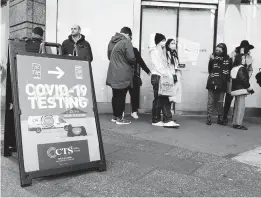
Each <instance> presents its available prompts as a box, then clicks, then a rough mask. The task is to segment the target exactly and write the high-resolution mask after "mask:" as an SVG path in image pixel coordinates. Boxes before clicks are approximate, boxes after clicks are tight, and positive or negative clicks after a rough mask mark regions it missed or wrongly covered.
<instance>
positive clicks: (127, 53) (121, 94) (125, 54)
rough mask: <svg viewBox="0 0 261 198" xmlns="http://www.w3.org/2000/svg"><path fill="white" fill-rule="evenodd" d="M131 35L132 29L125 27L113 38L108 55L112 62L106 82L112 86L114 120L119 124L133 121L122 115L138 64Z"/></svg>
mask: <svg viewBox="0 0 261 198" xmlns="http://www.w3.org/2000/svg"><path fill="white" fill-rule="evenodd" d="M131 36H132V32H131V29H130V28H128V27H123V28H122V29H121V32H120V33H116V34H115V36H113V37H112V38H111V41H110V43H109V45H108V54H107V55H108V59H109V60H110V63H109V68H108V72H107V80H106V84H107V85H108V86H110V87H111V88H112V95H113V96H112V110H113V118H112V122H115V123H117V124H130V123H131V122H130V121H128V120H125V119H124V118H123V116H122V115H123V111H124V108H125V99H126V94H127V91H128V90H129V88H130V87H132V81H133V72H134V70H133V65H135V64H136V59H135V55H134V52H133V46H132V43H131Z"/></svg>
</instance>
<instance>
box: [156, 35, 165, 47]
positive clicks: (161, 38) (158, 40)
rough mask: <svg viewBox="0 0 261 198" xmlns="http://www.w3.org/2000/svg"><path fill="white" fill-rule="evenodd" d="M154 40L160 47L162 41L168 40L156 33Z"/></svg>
mask: <svg viewBox="0 0 261 198" xmlns="http://www.w3.org/2000/svg"><path fill="white" fill-rule="evenodd" d="M154 40H155V44H156V45H158V44H159V43H160V42H161V41H163V40H166V37H165V36H164V35H163V34H160V33H156V35H155V39H154Z"/></svg>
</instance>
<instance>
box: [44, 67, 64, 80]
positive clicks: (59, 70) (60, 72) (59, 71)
mask: <svg viewBox="0 0 261 198" xmlns="http://www.w3.org/2000/svg"><path fill="white" fill-rule="evenodd" d="M56 70H57V71H48V74H56V75H57V78H58V79H60V78H61V77H63V75H64V72H63V70H61V69H60V67H58V66H57V67H56Z"/></svg>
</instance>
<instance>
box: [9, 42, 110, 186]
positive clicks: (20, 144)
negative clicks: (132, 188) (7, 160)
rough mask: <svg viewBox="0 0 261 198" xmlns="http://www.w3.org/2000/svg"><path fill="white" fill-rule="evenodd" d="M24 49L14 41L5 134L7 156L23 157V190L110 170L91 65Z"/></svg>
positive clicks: (22, 45) (20, 167)
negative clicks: (41, 181) (47, 179)
mask: <svg viewBox="0 0 261 198" xmlns="http://www.w3.org/2000/svg"><path fill="white" fill-rule="evenodd" d="M24 49H25V47H24V43H23V42H21V41H9V61H8V67H7V83H6V84H7V85H6V90H7V92H6V112H5V133H4V156H5V157H8V156H10V155H11V153H12V152H17V153H18V161H19V171H20V179H21V186H22V187H23V186H27V185H31V184H32V179H34V178H37V177H44V176H49V175H56V174H61V173H66V172H72V171H79V170H90V169H98V170H99V171H105V170H106V162H105V155H104V149H103V143H102V137H101V129H100V122H99V116H98V110H97V103H96V97H95V90H94V82H93V76H92V69H91V64H90V63H89V62H87V61H84V60H82V59H80V58H78V57H67V56H60V55H59V56H56V55H44V54H35V53H26V52H25V50H24ZM75 109H77V114H75ZM64 112H67V114H68V112H74V113H71V114H70V116H69V114H68V115H67V116H64ZM79 112H80V114H79Z"/></svg>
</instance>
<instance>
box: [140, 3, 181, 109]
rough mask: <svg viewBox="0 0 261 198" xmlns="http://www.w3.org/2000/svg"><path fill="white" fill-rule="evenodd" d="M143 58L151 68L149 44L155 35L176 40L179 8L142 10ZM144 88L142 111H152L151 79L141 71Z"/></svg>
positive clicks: (141, 94)
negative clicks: (158, 34)
mask: <svg viewBox="0 0 261 198" xmlns="http://www.w3.org/2000/svg"><path fill="white" fill-rule="evenodd" d="M141 30H142V31H141V56H142V58H143V59H144V61H145V63H146V64H147V66H148V67H149V68H151V64H150V61H149V44H150V42H151V40H152V41H154V35H155V33H161V34H164V35H165V36H166V37H167V38H176V32H177V8H175V7H171V8H166V7H161V6H157V7H150V6H144V7H143V9H142V27H141ZM141 79H142V82H143V84H142V87H141V89H140V109H145V110H151V107H152V101H153V98H154V96H153V89H152V85H151V82H150V77H149V76H148V75H147V73H145V72H144V71H143V70H142V69H141Z"/></svg>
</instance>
